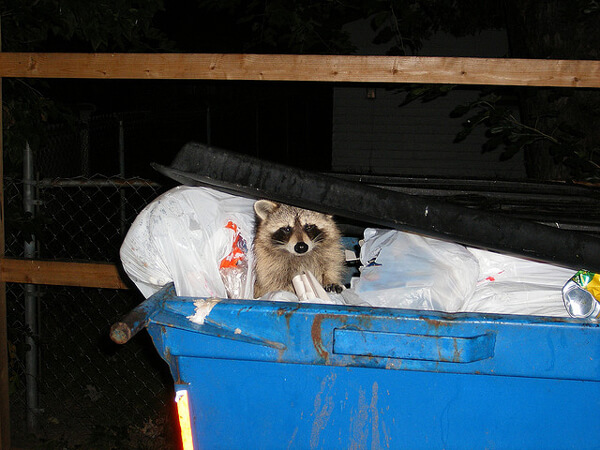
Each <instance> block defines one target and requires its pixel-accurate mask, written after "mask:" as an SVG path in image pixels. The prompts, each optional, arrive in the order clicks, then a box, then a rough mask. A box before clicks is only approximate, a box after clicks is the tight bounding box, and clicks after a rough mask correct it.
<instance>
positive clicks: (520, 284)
mask: <svg viewBox="0 0 600 450" xmlns="http://www.w3.org/2000/svg"><path fill="white" fill-rule="evenodd" d="M469 251H470V252H471V253H472V254H473V255H474V256H475V257H476V258H477V261H478V262H479V279H478V280H477V288H476V289H475V292H474V293H473V295H472V296H471V298H469V299H467V301H466V302H465V304H464V305H463V306H462V308H461V311H468V312H489V313H497V314H521V315H533V316H555V317H569V314H568V312H567V310H566V308H565V306H564V302H563V299H562V287H563V285H564V284H565V283H566V282H567V281H568V280H569V279H570V278H571V277H572V276H573V274H574V273H575V272H576V271H575V270H573V269H565V268H563V267H558V266H554V265H552V264H547V263H541V262H537V261H530V260H527V259H524V258H516V257H513V256H508V255H502V254H499V253H495V252H490V251H486V250H480V249H475V248H469Z"/></svg>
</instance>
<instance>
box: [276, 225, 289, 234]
mask: <svg viewBox="0 0 600 450" xmlns="http://www.w3.org/2000/svg"><path fill="white" fill-rule="evenodd" d="M279 231H282V232H283V233H285V234H289V233H291V232H292V227H290V226H287V227H281V228H280V229H279Z"/></svg>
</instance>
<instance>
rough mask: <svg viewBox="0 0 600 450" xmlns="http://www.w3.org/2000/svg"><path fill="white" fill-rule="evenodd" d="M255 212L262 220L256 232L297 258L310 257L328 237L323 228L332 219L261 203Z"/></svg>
mask: <svg viewBox="0 0 600 450" xmlns="http://www.w3.org/2000/svg"><path fill="white" fill-rule="evenodd" d="M254 209H255V211H256V214H257V216H258V218H259V219H260V224H259V229H258V231H257V233H260V234H261V235H263V236H265V237H266V236H268V238H269V242H270V244H271V245H272V246H273V247H274V248H277V249H280V250H284V251H287V252H288V253H290V254H291V255H294V256H298V257H301V256H304V255H306V254H309V253H310V252H311V251H312V250H313V249H314V248H315V247H316V246H317V245H318V244H319V242H321V241H323V240H324V239H325V237H326V232H325V230H324V228H326V226H327V222H328V221H331V218H330V217H329V216H327V215H325V214H321V213H317V212H314V211H308V210H305V209H300V208H296V207H293V206H289V205H280V204H277V203H273V202H270V201H268V200H259V201H258V202H256V204H255V206H254Z"/></svg>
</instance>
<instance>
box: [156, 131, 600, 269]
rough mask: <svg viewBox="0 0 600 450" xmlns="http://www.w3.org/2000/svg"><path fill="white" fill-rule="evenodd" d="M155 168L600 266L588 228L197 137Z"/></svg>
mask: <svg viewBox="0 0 600 450" xmlns="http://www.w3.org/2000/svg"><path fill="white" fill-rule="evenodd" d="M153 167H154V168H155V169H156V170H158V171H159V172H161V173H163V174H164V175H167V176H168V177H170V178H172V179H174V180H176V181H179V182H181V183H183V184H185V185H189V186H198V185H208V186H212V187H214V188H217V189H219V190H222V191H226V192H230V193H234V194H238V195H240V194H241V195H245V196H249V197H252V198H267V199H271V200H275V201H279V202H284V203H289V204H292V205H295V206H299V207H302V208H307V209H312V210H316V211H321V212H326V213H328V214H334V215H338V216H342V217H347V218H351V219H355V220H361V221H364V222H367V223H372V224H374V225H378V226H384V227H391V228H394V229H398V230H404V231H411V232H416V233H420V234H423V235H426V236H430V237H434V238H439V239H444V240H447V241H453V242H457V243H461V244H464V245H469V246H472V247H479V248H483V249H488V250H495V251H499V252H502V253H508V254H512V255H518V256H521V257H526V258H531V259H535V260H539V261H546V262H551V263H554V264H557V265H561V266H565V267H570V268H573V269H581V268H585V269H588V270H591V271H594V272H600V239H599V238H597V237H595V236H591V235H589V234H584V233H581V232H576V231H566V230H560V229H556V228H552V227H549V226H546V225H542V224H539V223H535V222H529V221H525V220H520V219H516V218H514V217H509V216H505V215H502V214H498V213H495V212H489V211H481V210H476V209H471V208H466V207H463V206H459V205H455V204H452V203H449V202H444V201H440V200H436V199H430V198H428V199H426V198H421V197H418V196H415V195H410V194H404V193H400V192H396V191H391V190H387V189H381V188H376V187H372V186H367V185H364V184H359V183H356V182H352V181H346V180H341V179H339V178H335V177H331V176H327V175H323V174H318V173H312V172H308V171H304V170H300V169H296V168H292V167H288V166H284V165H281V164H274V163H271V162H265V161H261V160H259V159H257V158H253V157H250V156H247V155H242V154H238V153H235V152H231V151H227V150H222V149H217V148H214V147H212V148H209V147H206V146H204V145H201V144H197V143H188V144H186V145H185V146H184V147H183V148H182V149H181V150H180V152H179V153H178V155H177V157H176V158H175V160H174V161H173V164H172V165H171V167H165V166H161V165H158V164H153Z"/></svg>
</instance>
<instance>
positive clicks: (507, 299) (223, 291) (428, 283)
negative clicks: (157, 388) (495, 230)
mask: <svg viewBox="0 0 600 450" xmlns="http://www.w3.org/2000/svg"><path fill="white" fill-rule="evenodd" d="M253 204H254V200H251V199H248V198H244V197H238V196H235V195H231V194H228V193H224V192H220V191H217V190H214V189H212V188H207V187H186V186H180V187H177V188H175V189H172V190H170V191H168V192H166V193H165V194H163V195H161V196H160V197H158V198H157V199H156V200H154V201H153V202H152V203H151V204H149V205H148V206H147V207H146V208H145V209H144V210H143V211H142V212H141V213H140V215H139V216H138V217H137V219H136V220H135V222H134V223H133V225H132V226H131V229H130V230H129V233H128V234H127V236H126V238H125V241H124V242H123V245H122V247H121V260H122V263H123V267H124V269H125V272H126V273H127V274H128V275H129V277H130V278H131V279H132V281H133V282H134V283H135V284H136V286H137V287H138V288H139V289H140V291H141V292H142V294H143V295H144V296H145V297H149V296H150V295H152V294H153V293H155V292H157V291H158V290H159V289H160V288H161V287H162V286H164V285H165V284H167V283H169V282H172V283H174V285H175V289H176V292H177V295H179V296H185V297H219V298H242V299H252V298H253V284H254V277H253V273H252V265H253V256H252V248H251V247H252V245H251V244H252V240H253V235H254V211H253ZM361 244H362V245H361V247H360V255H359V259H360V262H361V267H360V276H359V277H353V278H352V280H351V282H350V287H349V288H347V289H345V290H344V291H342V292H341V293H340V294H336V293H325V292H324V291H322V290H321V289H319V287H316V286H314V282H313V281H314V280H312V279H311V277H310V275H308V277H307V278H304V279H303V280H300V283H299V284H298V286H300V287H299V289H301V290H303V292H301V293H299V294H301V295H296V294H294V293H292V292H284V291H280V292H272V293H268V294H266V295H265V296H263V297H262V298H261V299H263V300H273V301H296V302H302V301H304V302H310V303H333V304H340V305H352V306H371V307H386V308H407V309H417V310H436V311H444V312H450V313H453V312H480V313H499V314H520V315H538V316H554V317H569V314H568V312H567V309H566V308H565V306H564V302H563V297H562V288H563V286H564V285H565V283H567V282H568V281H569V280H570V278H571V277H573V275H574V274H575V272H576V271H575V270H573V269H566V268H562V267H558V266H554V265H552V264H548V263H541V262H535V261H530V260H527V259H523V258H517V257H513V256H507V255H503V254H500V253H496V252H492V251H487V250H480V249H476V248H471V247H466V246H463V245H460V244H456V243H452V242H446V241H441V240H437V239H433V238H429V237H425V236H421V235H419V234H414V233H407V232H403V231H398V230H388V229H379V228H367V229H365V231H364V236H363V239H362V241H361ZM310 286H313V287H314V291H315V292H317V294H316V298H315V295H307V293H306V288H307V287H310ZM297 293H298V292H297Z"/></svg>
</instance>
